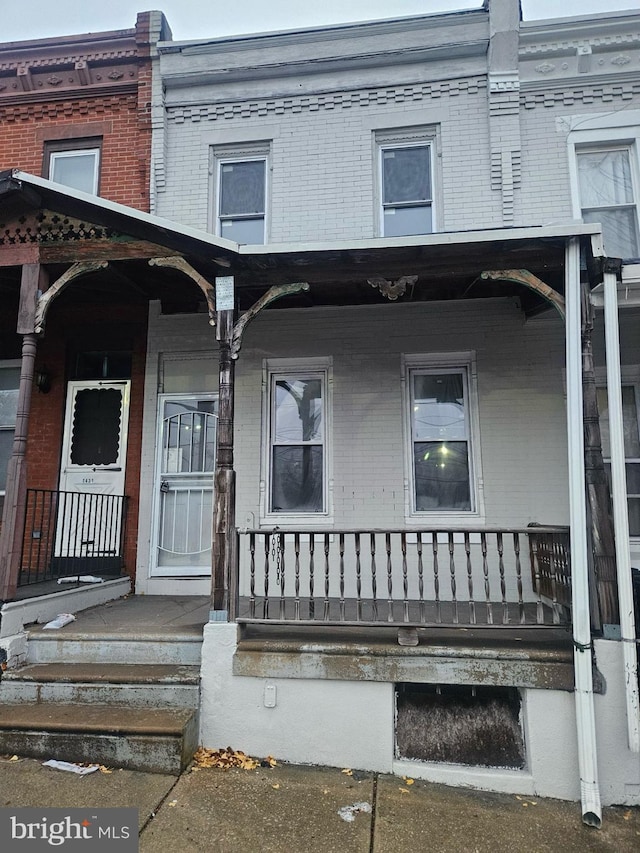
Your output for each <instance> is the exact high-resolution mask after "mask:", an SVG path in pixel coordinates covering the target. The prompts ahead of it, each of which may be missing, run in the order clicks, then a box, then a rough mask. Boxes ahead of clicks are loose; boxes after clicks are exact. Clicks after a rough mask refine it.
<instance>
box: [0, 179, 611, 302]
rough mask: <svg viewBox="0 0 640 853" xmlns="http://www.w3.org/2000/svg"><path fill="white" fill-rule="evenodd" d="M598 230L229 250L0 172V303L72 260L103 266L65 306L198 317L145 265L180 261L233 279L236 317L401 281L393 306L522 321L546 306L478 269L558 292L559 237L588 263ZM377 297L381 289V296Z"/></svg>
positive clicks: (367, 296)
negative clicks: (576, 239)
mask: <svg viewBox="0 0 640 853" xmlns="http://www.w3.org/2000/svg"><path fill="white" fill-rule="evenodd" d="M597 231H598V226H585V225H581V224H579V223H571V224H570V225H568V226H558V227H554V228H526V229H524V228H523V229H500V230H494V231H470V232H464V233H448V234H446V233H445V234H435V235H424V236H421V237H410V238H394V239H390V240H384V239H372V240H362V241H356V242H352V243H327V244H320V243H316V244H314V243H309V244H292V245H275V246H274V245H270V246H238V245H237V244H235V243H232V242H231V241H228V240H223V239H220V238H217V237H215V236H213V235H211V234H208V233H206V232H203V231H199V230H197V229H192V228H189V227H186V226H181V225H178V224H176V223H172V222H169V221H168V220H164V219H160V218H158V217H155V216H152V215H150V214H146V213H142V212H140V211H137V210H133V209H131V208H127V207H124V206H122V205H118V204H115V203H113V202H109V201H107V200H105V199H101V198H97V197H93V196H88V195H86V194H84V193H79V192H76V191H74V190H69V189H67V188H64V187H61V186H60V185H57V184H54V183H52V182H50V181H47V180H44V179H42V178H36V177H33V176H31V175H26V174H25V173H22V172H17V171H11V172H2V173H0V295H3V294H5V293H6V292H7V291H9V292H11V293H15V292H16V289H17V288H18V287H19V265H20V264H22V263H29V262H32V263H35V262H40V263H43V264H45V265H46V266H47V267H48V269H49V273H50V279H51V280H52V281H55V279H56V278H57V277H58V276H59V275H60V274H61V273H62V272H63V271H64V270H65V269H66V268H67V267H68V266H69V265H70V264H72V263H74V262H77V261H90V260H105V261H108V266H106V267H105V268H104V269H101V270H99V271H97V272H93V273H91V274H88V275H86V276H83V277H82V278H81V279H79V280H78V281H77V282H76V283H74V285H73V286H72V287H70V288H69V290H68V292H67V294H66V298H67V299H71V298H72V299H74V300H75V301H77V302H94V303H101V302H104V301H113V300H114V298H117V299H119V300H124V301H131V302H140V301H148V300H149V299H160V300H161V301H162V303H163V310H164V311H166V312H172V311H181V312H182V311H196V310H199V308H200V307H201V306H200V303H201V302H202V293H201V291H200V290H199V289H198V288H197V287H195V285H194V283H193V282H192V281H191V280H189V279H187V278H186V277H185V276H184V274H182V273H180V272H178V271H176V270H172V269H168V268H159V267H150V266H149V264H148V260H149V259H150V258H153V257H160V256H167V255H177V256H182V257H185V258H187V260H188V261H189V262H190V263H191V264H192V266H193V267H194V268H195V269H196V270H198V272H199V273H201V274H202V275H203V276H204V277H205V278H206V279H207V280H209V281H211V282H213V279H214V278H215V276H216V275H229V274H232V275H234V277H235V281H236V292H237V298H238V307H239V309H240V310H245V309H246V308H248V307H250V305H252V304H253V303H254V302H255V300H256V299H257V298H258V297H259V296H261V295H262V294H263V293H264V291H265V289H266V288H268V287H270V286H272V285H274V284H286V283H290V282H297V281H306V282H308V283H309V284H310V285H311V287H310V289H309V290H308V291H306V292H304V293H300V294H298V295H296V296H292V297H288V298H286V299H282V300H281V301H280V302H278V303H276V306H277V307H290V306H292V305H297V306H314V305H361V304H376V303H386V302H387V297H386V296H384V295H382V293H381V291H380V287H379V285H378V286H372V284H371V283H370V280H374V281H376V280H377V281H378V282H379V283H380V280H386V281H387V282H390V283H394V282H397V281H398V280H399V279H401V278H403V277H405V276H406V277H409V278H408V280H407V282H406V288H405V292H404V294H402V295H400V296H399V300H398V301H401V302H407V301H410V302H425V301H436V300H458V299H479V298H487V297H493V298H495V297H518V298H519V299H520V302H521V305H522V309H523V311H524V312H525V313H526V314H527V315H530V314H535V313H537V312H539V311H541V310H545V309H547V308H548V307H549V303H548V302H546V301H545V300H544V298H543V297H542V296H540V295H539V294H538V293H535V292H533V291H531V290H529V289H527V288H526V287H524V286H522V285H519V284H514V283H512V282H506V281H493V280H486V279H483V278H481V274H482V272H484V271H486V270H506V269H518V270H528V271H529V272H530V273H532V274H533V275H535V276H536V277H538V278H540V279H541V280H542V281H543V282H545V284H547V285H549V286H550V287H552V288H554V289H555V290H557V291H558V292H560V293H562V292H563V290H564V260H565V244H566V239H567V238H568V237H570V236H574V235H575V236H580V237H582V239H583V243H584V247H585V250H586V252H587V253H588V254H589V255H590V251H591V249H590V239H589V238H590V235H591V234H593V233H597ZM383 289H384V288H383Z"/></svg>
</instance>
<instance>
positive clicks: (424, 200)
mask: <svg viewBox="0 0 640 853" xmlns="http://www.w3.org/2000/svg"><path fill="white" fill-rule="evenodd" d="M380 157H381V175H382V179H381V182H382V233H383V235H384V236H385V237H402V236H409V235H411V234H431V232H432V231H433V181H432V171H433V170H432V166H431V159H432V157H431V145H430V144H424V145H402V146H397V145H393V146H381V148H380Z"/></svg>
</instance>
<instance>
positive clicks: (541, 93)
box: [520, 79, 640, 109]
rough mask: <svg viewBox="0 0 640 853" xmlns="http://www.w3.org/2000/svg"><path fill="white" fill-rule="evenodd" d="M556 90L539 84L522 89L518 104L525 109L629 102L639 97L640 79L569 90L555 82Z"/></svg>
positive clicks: (560, 82)
mask: <svg viewBox="0 0 640 853" xmlns="http://www.w3.org/2000/svg"><path fill="white" fill-rule="evenodd" d="M557 84H558V88H557V89H556V90H555V91H554V90H550V89H549V88H545V89H542V90H541V89H540V86H539V84H538V85H536V86H535V87H533V86H532V87H531V88H529V87H524V86H523V91H522V92H521V95H520V104H521V106H523V107H524V108H525V109H535V107H556V106H571V105H573V104H575V103H585V104H590V103H593V102H594V101H603V102H606V103H611V102H612V101H614V100H622V101H630V100H633V99H634V98H637V97H639V96H640V79H639V80H637V81H633V82H632V81H628V82H625V83H617V84H616V83H608V84H604V85H597V84H595V85H589V86H585V85H584V83H583V85H582V86H580V87H578V86H576V87H575V88H571V87H570V86H566V85H565V81H557Z"/></svg>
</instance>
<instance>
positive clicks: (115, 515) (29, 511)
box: [18, 489, 127, 586]
mask: <svg viewBox="0 0 640 853" xmlns="http://www.w3.org/2000/svg"><path fill="white" fill-rule="evenodd" d="M126 508H127V499H126V497H124V496H122V495H100V494H93V493H88V492H61V491H53V490H49V489H28V490H27V505H26V521H25V532H24V539H23V543H22V554H21V558H20V560H21V561H20V577H19V580H18V586H26V585H28V584H34V583H41V582H42V581H48V580H55V579H57V578H63V577H69V576H73V575H118V574H120V573H121V571H122V568H123V566H124V540H125V527H126Z"/></svg>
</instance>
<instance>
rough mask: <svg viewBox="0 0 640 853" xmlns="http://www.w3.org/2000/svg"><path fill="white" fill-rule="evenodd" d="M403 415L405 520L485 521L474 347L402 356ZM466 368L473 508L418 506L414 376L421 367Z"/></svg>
mask: <svg viewBox="0 0 640 853" xmlns="http://www.w3.org/2000/svg"><path fill="white" fill-rule="evenodd" d="M401 361H402V373H401V382H402V417H403V433H404V459H405V478H404V492H405V521H406V522H407V524H411V525H415V526H418V525H420V526H424V525H427V526H429V527H434V526H439V525H442V526H447V525H449V526H451V525H458V524H459V525H461V526H480V525H482V524H484V523H485V509H484V480H483V477H482V461H481V453H480V447H481V445H480V416H479V408H478V382H477V367H476V354H475V352H472V351H465V352H449V353H425V354H419V353H410V354H403V356H402V360H401ZM439 369H441V370H463V371H465V373H466V383H465V385H466V391H467V402H468V412H467V417H468V425H469V438H468V442H469V472H470V487H471V502H472V507H473V509H471V510H466V511H460V510H438V511H431V510H417V509H416V508H415V486H414V469H413V434H412V418H411V376H412V374H413V373H414V372H416V371H417V372H419V371H421V370H425V371H437V370H439Z"/></svg>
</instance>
